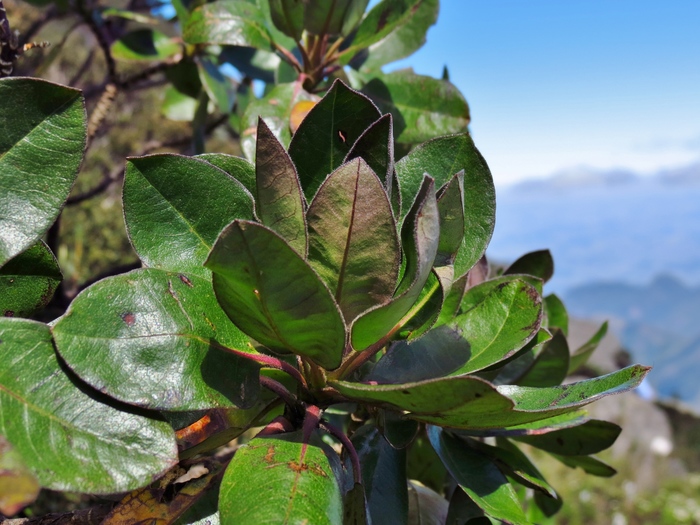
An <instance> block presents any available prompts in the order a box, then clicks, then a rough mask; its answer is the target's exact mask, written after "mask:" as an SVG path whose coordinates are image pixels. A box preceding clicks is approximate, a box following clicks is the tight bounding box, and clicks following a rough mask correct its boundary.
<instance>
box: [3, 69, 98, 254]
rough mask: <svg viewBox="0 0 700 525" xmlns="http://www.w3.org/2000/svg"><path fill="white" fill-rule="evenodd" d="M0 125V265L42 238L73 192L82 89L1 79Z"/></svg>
mask: <svg viewBox="0 0 700 525" xmlns="http://www.w3.org/2000/svg"><path fill="white" fill-rule="evenodd" d="M0 129H1V130H2V133H0V210H2V212H1V215H0V266H2V265H4V264H5V263H6V262H7V261H9V260H10V259H11V258H13V257H14V256H16V255H18V254H20V253H22V252H23V251H25V250H26V249H27V248H29V247H30V246H31V245H33V244H35V243H36V242H37V241H38V240H39V237H41V235H43V234H44V232H45V231H46V230H47V229H48V228H49V226H51V224H53V222H54V220H55V219H56V217H57V216H58V213H59V211H60V210H61V207H62V206H63V203H64V202H65V200H66V198H67V197H68V194H69V193H70V190H71V187H72V185H73V181H74V180H75V176H76V174H77V172H78V168H79V167H80V163H81V161H82V159H83V150H84V149H85V141H86V135H87V119H86V115H85V104H84V101H83V98H82V95H81V92H80V91H79V90H77V89H72V88H68V87H64V86H59V85H58V84H52V83H50V82H46V81H44V80H37V79H30V78H3V79H0ZM28 218H31V220H28Z"/></svg>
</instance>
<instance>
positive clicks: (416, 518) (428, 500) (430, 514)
mask: <svg viewBox="0 0 700 525" xmlns="http://www.w3.org/2000/svg"><path fill="white" fill-rule="evenodd" d="M448 506H449V503H448V502H447V500H446V499H445V498H443V497H442V496H441V495H440V494H438V493H437V492H435V491H434V490H432V489H430V488H428V487H425V486H423V485H422V484H421V483H420V482H418V481H414V480H409V481H408V523H409V525H444V523H445V519H446V518H447V509H448Z"/></svg>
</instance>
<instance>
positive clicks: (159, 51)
mask: <svg viewBox="0 0 700 525" xmlns="http://www.w3.org/2000/svg"><path fill="white" fill-rule="evenodd" d="M179 51H180V45H179V44H178V43H177V42H176V41H175V39H173V38H170V37H168V36H167V35H165V34H163V33H161V32H160V31H154V30H153V29H137V30H136V31H130V32H128V33H126V34H125V35H124V36H123V37H121V38H120V39H119V40H117V41H116V42H114V43H113V44H112V47H111V52H112V56H113V57H114V58H116V59H117V60H133V61H154V60H165V59H167V58H170V57H171V56H173V55H175V54H177V53H178V52H179Z"/></svg>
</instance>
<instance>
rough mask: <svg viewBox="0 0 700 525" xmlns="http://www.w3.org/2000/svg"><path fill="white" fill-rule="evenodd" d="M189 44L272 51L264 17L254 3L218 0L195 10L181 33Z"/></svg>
mask: <svg viewBox="0 0 700 525" xmlns="http://www.w3.org/2000/svg"><path fill="white" fill-rule="evenodd" d="M182 37H183V39H184V40H185V42H186V43H188V44H208V45H229V46H248V47H256V48H260V49H267V50H270V51H274V45H273V44H274V43H273V41H272V35H270V32H269V31H268V29H267V27H266V26H265V15H264V14H263V13H262V11H260V8H259V7H258V6H256V5H255V4H254V3H249V2H238V1H235V0H219V1H217V2H213V3H211V4H205V5H203V6H201V7H198V8H197V9H195V10H194V11H192V13H191V14H190V16H189V19H188V21H187V23H186V24H185V26H184V27H183V30H182Z"/></svg>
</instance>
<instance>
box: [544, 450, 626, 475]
mask: <svg viewBox="0 0 700 525" xmlns="http://www.w3.org/2000/svg"><path fill="white" fill-rule="evenodd" d="M552 456H553V457H555V458H556V459H558V460H559V461H561V462H562V463H564V465H566V466H567V467H571V468H577V467H578V468H580V469H582V470H583V471H584V472H586V473H588V474H591V475H592V476H599V477H601V478H609V477H612V476H614V475H615V474H617V470H615V469H614V468H612V467H611V466H610V465H608V464H607V463H604V462H603V461H601V460H599V459H598V458H594V457H592V456H560V455H558V454H552Z"/></svg>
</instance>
